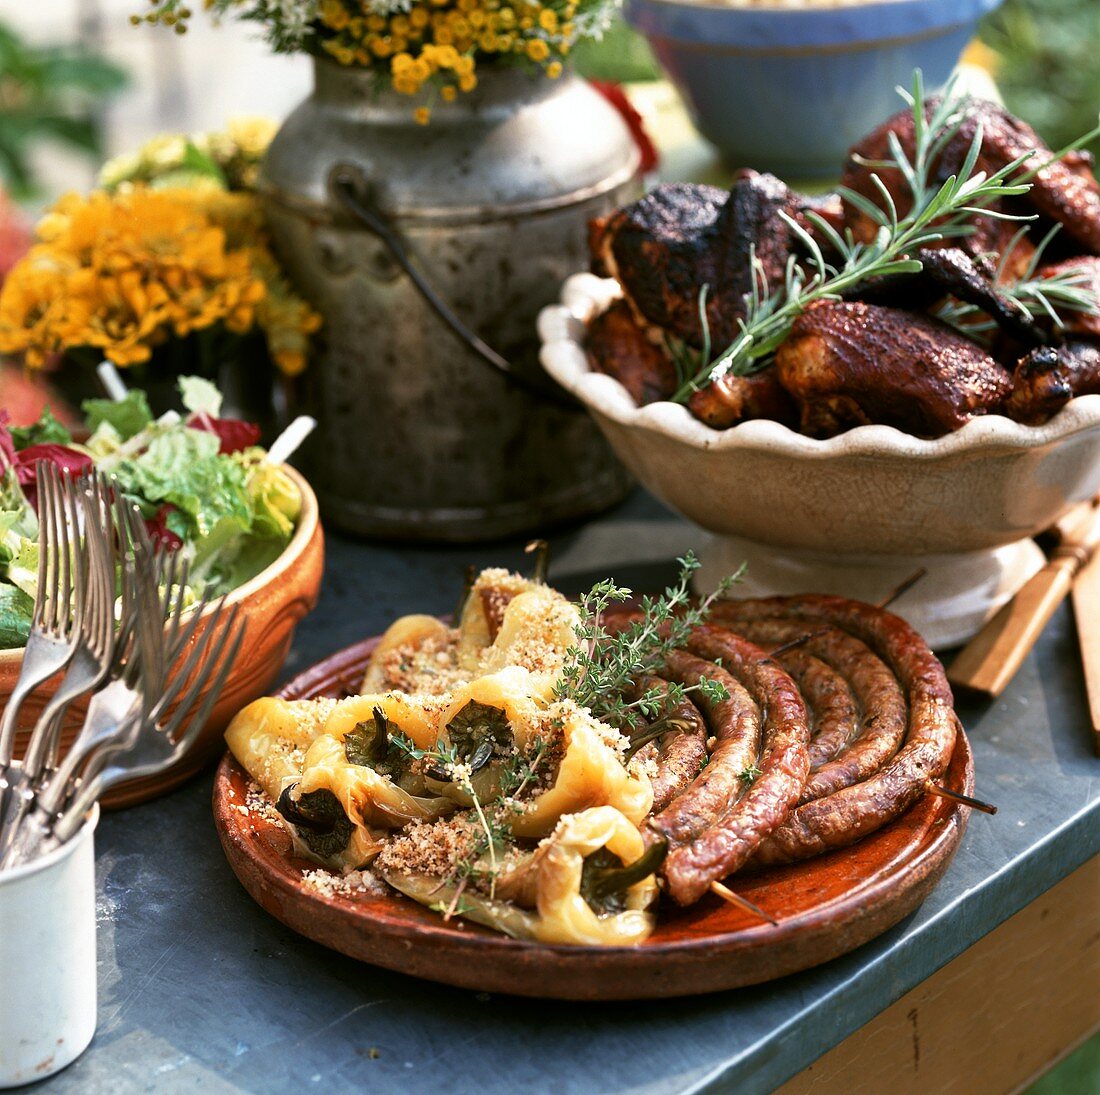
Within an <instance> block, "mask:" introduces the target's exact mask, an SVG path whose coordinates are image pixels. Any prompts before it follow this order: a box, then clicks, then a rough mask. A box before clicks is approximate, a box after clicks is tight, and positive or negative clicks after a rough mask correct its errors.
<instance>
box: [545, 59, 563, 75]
mask: <svg viewBox="0 0 1100 1095" xmlns="http://www.w3.org/2000/svg"><path fill="white" fill-rule="evenodd" d="M561 73H562V64H561V61H551V62H550V64H548V65H547V66H546V75H547V76H549V77H550V79H551V80H556V79H557V78H558V77H559V76H560V75H561Z"/></svg>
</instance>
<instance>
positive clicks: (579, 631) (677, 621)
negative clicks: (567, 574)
mask: <svg viewBox="0 0 1100 1095" xmlns="http://www.w3.org/2000/svg"><path fill="white" fill-rule="evenodd" d="M676 561H677V562H678V563H679V565H680V573H679V577H678V579H677V581H676V583H675V584H674V585H671V586H669V587H668V588H667V589H666V590H665V591H664V593H663V594H662V595H661V596H660V597H649V596H646V597H643V598H642V600H641V603H640V605H639V610H640V619H637V620H634V621H632V622H631V623H630V624H629V625H627V626H626V627H624V628H622V629H616V630H615V631H614V632H611V631H609V630H608V629H607V627H606V626H605V625H604V614H605V612H606V611H607V609H608V608H610V607H611V605H612V604H617V603H618V604H621V603H623V602H624V601H627V600H629V598H630V597H631V596H632V591H631V590H629V589H627V588H626V587H625V586H618V585H616V584H615V583H614V582H613V581H611V580H610V579H607V580H605V581H602V582H597V583H596V585H594V586H593V587H592V588H591V589H590V590H589V591H588V593H586V594H585V595H584V596H583V597H582V598H581V600H580V602H579V604H578V606H577V608H578V611H579V613H580V623H579V624H578V625H577V627H576V629H575V630H576V635H577V640H578V643H577V645H576V646H572V647H570V648H569V650H568V651H567V652H566V656H565V664H564V667H563V669H562V672H561V676H560V677H559V679H558V684H557V686H556V696H557V698H558V699H569V700H572V701H573V702H574V703H576V704H577V705H578V706H579V707H586V708H588V710H589V711H590V712H591V713H592V714H593V715H594V716H595V717H596V718H598V719H600V720H602V721H603V722H606V723H608V724H610V725H611V726H614V727H616V728H618V729H626V730H630V729H632V728H634V727H635V726H637V724H638V722H639V721H640V720H641V719H643V718H649V719H654V718H658V717H660V716H661V715H662V714H663V713H664V712H667V711H668V710H670V709H671V708H672V707H674V706H675V705H676V704H677V703H678V702H680V701H681V700H683V698H684V697H685V696H687V695H688V694H689V693H693V692H697V693H699V694H701V695H703V696H704V697H705V698H706V699H707V700H708V702H713V703H719V702H721V701H722V700H723V699H725V698H726V691H725V689H724V688H723V687H722V686H721V685H720V684H719V683H718V682H717V681H712V680H709V679H706V678H704V679H703V680H701V681H700V682H699V683H698V684H697V685H692V686H690V687H685V686H683V685H680V684H672V685H670V686H669V687H668V689H667V691H666V690H665V689H663V688H662V689H658V688H650V689H646V690H645V691H644V692H643V693H642V694H641V695H640V696H636V697H635V698H633V699H628V698H627V697H628V696H629V695H631V694H632V691H633V689H634V682H635V681H636V680H637V679H638V678H639V677H642V676H644V675H645V674H646V673H648V672H650V671H652V670H653V669H655V668H656V667H657V666H659V665H660V664H661V662H662V661H664V659H665V658H666V657H667V656H668V654H669V653H670V652H671V651H673V650H675V649H676V648H677V647H679V646H682V645H683V644H684V642H685V641H686V640H687V638H688V636H689V634H690V633H691V631H692V629H693V628H695V627H697V626H698V625H699V624H701V623H702V622H703V621H704V620H705V619H706V617H707V615H708V614H709V611H710V607H711V605H712V604H713V603H714V602H715V601H716V600H717V599H719V598H721V597H723V596H724V595H725V594H726V593H727V592H728V591H729V589H730V587H731V586H732V585H733V584H734V583H735V582H737V581H738V580H739V579H740V577H741V574H742V572H743V570H744V568H743V567H742V568H741V570H738V571H737V573H736V574H731V575H729V576H728V577H726V578H724V579H723V580H722V581H721V582H720V583H719V584H718V588H717V589H715V590H714V591H713V592H712V593H711V594H709V595H708V596H706V597H704V598H702V599H701V600H700V601H698V602H696V603H695V604H692V600H691V595H690V593H689V592H688V588H689V585H690V581H691V575H692V574H694V573H695V571H697V570H698V569H699V566H700V564H699V560H698V559H697V558H696V557H695V555H694V554H693V553H692V552H690V551H689V552H688V553H687V554H686V555H685V556H684V557H683V558H682V559H677V560H676Z"/></svg>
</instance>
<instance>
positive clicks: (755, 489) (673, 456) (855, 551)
mask: <svg viewBox="0 0 1100 1095" xmlns="http://www.w3.org/2000/svg"><path fill="white" fill-rule="evenodd" d="M619 292H620V290H619V287H618V284H617V282H615V281H614V280H612V279H604V278H598V277H595V276H594V275H591V274H578V275H575V276H574V277H571V278H569V279H568V280H567V281H566V282H565V284H564V286H563V289H562V294H561V303H560V304H558V305H552V306H550V307H548V308H545V309H544V310H543V312H542V313H541V315H540V317H539V332H540V337H541V339H542V351H541V360H542V363H543V366H544V367H545V368H546V370H547V372H549V373H550V374H551V376H553V377H554V379H555V380H557V381H558V383H559V384H561V385H562V387H564V388H565V389H566V390H568V391H570V392H572V393H573V394H574V395H575V396H576V397H577V398H578V399H580V400H581V402H582V403H584V404H585V406H586V407H587V408H588V410H589V411H590V413H591V414H592V416H593V417H594V418H595V420H596V422H597V423H598V425H599V426H600V428H601V429H602V430H603V432H604V434H605V435H606V437H607V439H608V440H609V441H610V443H611V445H612V447H613V448H614V450H615V452H616V454H617V455H618V457H619V459H620V460H622V462H623V463H624V464H625V465H626V466H627V468H628V469H629V470H630V472H631V473H632V474H633V475H634V476H635V477H636V478H637V479H638V480H639V481H640V482H641V483H642V484H643V485H644V486H645V487H646V488H647V489H648V490H649V491H651V492H652V493H653V494H654V495H656V496H657V497H658V498H659V499H660V500H661V501H663V502H665V503H666V504H667V505H669V506H670V507H672V508H673V509H674V510H676V511H678V512H679V513H681V514H683V515H684V516H685V517H687V518H689V519H690V520H692V521H694V522H695V523H696V524H698V525H701V526H702V527H703V528H704V529H707V530H708V531H709V532H710V533H712V534H713V537H712V540H711V542H710V543H709V545H707V546H705V547H703V548H702V550H701V552H700V555H701V558H702V559H703V563H704V566H703V569H702V571H701V572H700V574H699V576H698V577H699V582H700V585H701V586H703V585H707V584H708V583H709V584H710V585H713V584H715V583H716V582H717V579H718V578H719V577H720V576H721V575H723V574H728V573H730V572H731V571H733V570H735V569H737V567H738V566H739V565H740V564H741V563H742V562H745V563H746V564H747V571H746V576H745V580H744V582H743V583H742V584H741V585H740V586H739V589H738V593H739V595H742V596H755V595H766V594H773V593H778V594H783V593H800V592H805V591H807V590H813V591H814V592H819V593H835V594H840V595H842V596H847V597H855V598H858V599H860V600H865V601H871V602H874V601H878V600H879V599H880V598H882V597H883V596H885V595H888V594H889V592H890V591H891V590H892V589H894V588H896V587H897V586H898V585H899V584H900V583H901V582H903V581H904V580H905V579H906V578H907V577H909V576H910V575H912V574H913V573H914V572H915V571H916V570H917V569H919V568H923V569H924V570H926V571H927V575H926V577H924V578H923V579H922V580H921V581H920V582H919V583H917V584H916V585H915V586H914V587H913V589H912V590H911V591H910V592H908V593H907V594H906V595H905V597H904V599H903V600H902V601H901V602H900V603H899V605H898V607H897V609H896V611H897V612H898V613H899V614H900V615H902V616H904V617H905V618H906V619H908V620H909V622H910V623H912V624H913V625H914V626H915V627H916V628H917V629H918V630H919V631H921V633H922V634H923V635H924V636H925V637H926V638H927V639H928V641H929V642H930V643H931V645H933V646H939V647H944V646H951V645H954V644H957V643H960V642H963V641H965V640H966V639H968V638H969V637H971V636H972V635H973V634H975V633H976V632H977V631H978V630H979V629H980V627H981V626H982V624H983V623H984V622H985V621H986V620H987V619H988V618H989V617H990V616H991V615H993V613H994V612H996V610H997V609H998V608H1000V607H1001V605H1003V604H1004V603H1005V602H1006V601H1007V600H1008V599H1009V598H1010V597H1011V596H1012V595H1013V594H1014V593H1015V592H1016V590H1017V589H1019V588H1020V586H1022V585H1023V584H1024V582H1026V581H1027V579H1028V578H1030V577H1031V576H1032V575H1033V574H1034V573H1035V572H1036V571H1037V570H1038V569H1039V568H1040V567H1041V566H1042V565H1043V564H1044V563H1045V557H1044V555H1043V553H1042V551H1041V550H1040V549H1039V547H1038V546H1037V545H1036V544H1035V542H1034V541H1033V540H1032V539H1031V537H1033V536H1034V535H1035V534H1036V533H1038V532H1040V531H1042V530H1043V529H1046V528H1048V527H1050V526H1051V525H1052V524H1054V523H1055V522H1056V521H1057V520H1059V519H1060V518H1061V517H1062V516H1064V515H1065V513H1066V512H1067V511H1068V510H1069V509H1070V508H1071V507H1072V506H1073V505H1075V504H1076V503H1078V502H1081V501H1084V500H1086V499H1089V498H1092V497H1093V496H1094V495H1095V494H1096V493H1097V491H1098V490H1100V395H1086V396H1081V397H1078V398H1076V399H1073V400H1071V401H1070V402H1069V403H1068V404H1067V405H1066V406H1065V407H1064V408H1063V409H1062V410H1061V411H1060V412H1059V413H1058V414H1057V415H1056V416H1055V417H1054V418H1053V419H1051V420H1050V421H1049V422H1047V423H1046V424H1044V425H1042V426H1024V425H1021V424H1019V423H1017V422H1013V421H1011V420H1010V419H1008V418H1005V417H1003V416H1001V415H988V416H985V417H981V418H975V419H973V420H971V421H970V422H968V423H967V424H966V425H965V426H963V427H962V429H960V430H957V431H955V432H954V433H950V434H947V435H946V436H944V437H940V438H936V439H934V440H926V439H923V438H918V437H912V436H910V435H908V434H905V433H902V432H901V431H900V430H897V429H894V428H893V427H889V426H879V425H871V426H859V427H856V428H855V429H851V430H848V431H847V432H846V433H842V434H840V435H838V436H836V437H833V438H829V439H828V440H817V439H815V438H811V437H806V436H804V435H802V434H800V433H796V432H795V431H794V430H792V429H790V428H788V427H787V426H784V425H782V424H781V423H779V422H774V421H769V420H763V419H761V420H757V421H748V422H743V423H741V424H740V425H737V426H734V427H732V428H731V429H727V430H715V429H712V428H710V427H709V426H706V425H704V424H703V423H702V422H700V421H698V420H697V419H695V418H693V417H692V416H691V415H690V414H689V413H688V410H687V408H686V407H684V406H682V405H680V404H678V403H672V402H666V401H661V402H656V403H650V404H649V405H648V406H645V407H639V406H638V405H637V404H636V403H635V402H634V400H633V398H632V397H631V396H630V395H629V394H628V392H627V391H626V389H625V388H624V387H623V386H622V385H621V384H620V383H619V382H618V381H617V380H615V379H613V378H612V377H610V376H605V375H602V374H599V373H596V372H594V371H592V369H591V368H590V367H589V362H588V358H587V355H586V353H585V348H584V338H585V330H586V325H587V322H588V320H589V319H590V318H591V317H592V316H593V315H595V314H596V313H598V312H599V311H602V310H603V309H604V308H606V307H607V306H608V305H609V304H610V303H611V301H612V300H613V299H615V297H617V296H618V295H619Z"/></svg>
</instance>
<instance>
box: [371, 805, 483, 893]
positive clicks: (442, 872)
mask: <svg viewBox="0 0 1100 1095" xmlns="http://www.w3.org/2000/svg"><path fill="white" fill-rule="evenodd" d="M476 840H477V834H476V831H475V829H474V828H473V826H472V825H471V824H470V822H469V820H468V819H467V818H465V817H452V818H444V819H443V820H442V821H434V822H428V821H414V822H413V823H412V824H411V825H408V826H406V828H405V829H403V830H402V831H401V835H400V836H396V837H394V838H393V839H392V840H391V841H390V842H389V843H388V844H387V845H386V846H385V847H384V848H383V849H382V851H381V852H380V853H379V854H378V858H377V859H376V860H375V863H376V864H377V866H378V867H379V869H380V870H383V871H396V872H397V873H398V874H425V875H428V876H429V877H431V878H446V877H447V876H448V875H449V874H451V872H452V871H453V870H454V869H455V865H456V864H458V863H460V862H461V861H463V860H465V859H468V858H469V857H470V856H471V855H472V854H473V852H474V845H475V843H476Z"/></svg>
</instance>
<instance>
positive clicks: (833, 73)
mask: <svg viewBox="0 0 1100 1095" xmlns="http://www.w3.org/2000/svg"><path fill="white" fill-rule="evenodd" d="M998 3H1000V0H886V2H877V3H875V2H872V3H855V4H846V5H844V6H839V7H820V6H809V5H807V6H805V7H798V8H779V7H727V6H721V5H720V4H716V3H705V2H698V0H695V2H691V0H688V2H684V0H626V18H627V20H628V22H630V23H631V25H633V26H634V27H636V28H637V29H638V30H640V31H642V33H643V34H645V36H646V37H647V38H648V39H649V42H650V45H651V46H652V47H653V50H654V52H655V53H656V55H657V57H658V59H659V60H660V62H661V64H662V66H663V67H664V69H665V71H666V72H667V73H668V76H669V78H670V79H671V80H672V82H673V83H674V84H675V85H676V87H677V89H678V90H679V92H680V94H681V95H682V96H683V98H684V101H685V103H686V104H687V108H688V110H689V112H690V113H691V117H692V120H693V121H694V123H695V125H696V127H697V128H698V129H699V131H700V132H701V133H702V134H703V136H705V137H706V138H707V139H708V140H709V141H711V142H712V143H713V144H715V145H717V147H718V148H719V150H720V151H721V152H722V153H723V155H724V156H725V157H726V158H727V159H728V160H729V161H731V163H732V164H733V165H734V166H737V167H755V168H757V169H758V170H761V171H772V172H775V173H776V174H778V175H786V176H788V177H794V178H797V177H800V176H801V177H812V176H823V175H838V174H839V173H840V170H841V167H842V165H843V162H844V154H845V152H846V151H847V149H848V148H849V147H850V146H851V145H852V144H853V143H854V142H855V141H856V140H857V139H858V138H859V137H861V136H863V134H864V133H866V132H867V131H868V130H869V129H871V128H873V127H874V126H875V125H877V124H878V123H879V122H881V121H884V120H885V119H886V118H887V117H889V116H890V115H891V114H893V113H894V112H895V111H897V110H898V109H900V107H901V106H902V102H901V100H900V99H899V98H898V96H897V93H896V92H895V90H894V89H895V87H896V86H897V85H898V84H901V85H902V86H903V87H909V86H910V85H911V83H912V77H913V69H914V68H920V69H922V70H923V72H924V83H925V87H927V88H935V87H938V86H939V85H941V84H942V83H943V82H944V81H945V80H946V79H947V77H948V76H949V75H950V73H951V69H952V68H953V67H954V65H955V63H956V62H957V61H958V59H959V55H960V54H961V53H962V51H963V48H964V47H965V46H966V44H967V42H968V41H969V40H970V39H971V38H972V37H973V35H974V30H975V27H976V25H977V22H978V20H979V19H980V18H981V16H982V15H984V14H985V13H986V12H987V11H991V10H992V9H993V8H995V7H996V6H997V5H998Z"/></svg>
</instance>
